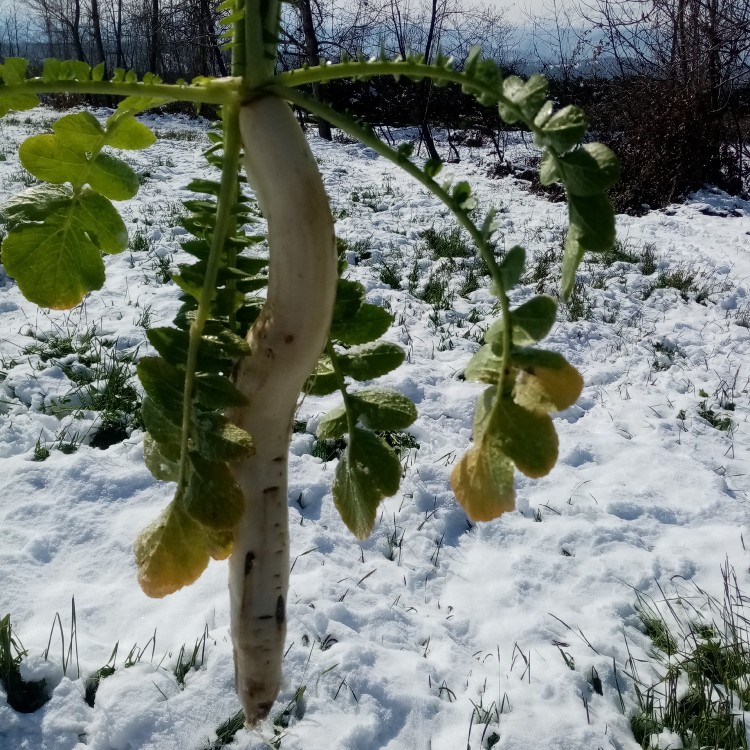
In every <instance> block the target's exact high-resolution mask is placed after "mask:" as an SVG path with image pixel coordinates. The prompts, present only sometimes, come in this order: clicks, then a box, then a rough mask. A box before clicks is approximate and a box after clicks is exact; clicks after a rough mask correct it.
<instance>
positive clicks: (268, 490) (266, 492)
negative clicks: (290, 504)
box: [263, 487, 279, 496]
mask: <svg viewBox="0 0 750 750" xmlns="http://www.w3.org/2000/svg"><path fill="white" fill-rule="evenodd" d="M278 491H279V488H278V487H266V489H264V490H263V494H264V495H266V496H268V495H275V494H277V493H278Z"/></svg>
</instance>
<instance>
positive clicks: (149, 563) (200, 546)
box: [135, 497, 209, 597]
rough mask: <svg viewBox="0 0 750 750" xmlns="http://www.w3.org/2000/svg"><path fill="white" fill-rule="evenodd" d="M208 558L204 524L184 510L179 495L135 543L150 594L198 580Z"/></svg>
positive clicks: (141, 574)
mask: <svg viewBox="0 0 750 750" xmlns="http://www.w3.org/2000/svg"><path fill="white" fill-rule="evenodd" d="M208 557H209V553H208V545H207V541H206V535H205V532H204V531H203V526H202V525H201V524H199V523H198V522H197V521H194V520H193V519H192V518H191V517H190V516H189V515H188V514H187V513H186V512H185V510H184V509H183V507H182V503H181V501H180V498H179V497H177V498H175V500H174V501H173V502H171V503H170V504H169V505H168V506H167V508H166V510H165V511H164V512H163V513H162V515H161V516H160V518H159V519H158V520H157V521H155V522H154V523H152V524H151V525H150V526H148V527H147V528H146V529H144V530H143V531H142V532H141V534H140V535H139V536H138V539H137V540H136V542H135V562H136V565H137V567H138V583H139V584H140V585H141V588H142V589H143V591H144V593H146V594H147V595H148V596H153V597H162V596H166V595H167V594H171V593H173V592H174V591H177V589H180V588H182V587H183V586H188V585H189V584H191V583H193V581H195V580H197V579H198V577H199V576H200V574H201V573H202V572H203V571H204V570H205V569H206V566H207V565H208Z"/></svg>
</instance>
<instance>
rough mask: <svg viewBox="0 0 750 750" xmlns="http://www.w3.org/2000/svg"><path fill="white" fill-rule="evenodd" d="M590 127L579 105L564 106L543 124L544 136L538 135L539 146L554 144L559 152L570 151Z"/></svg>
mask: <svg viewBox="0 0 750 750" xmlns="http://www.w3.org/2000/svg"><path fill="white" fill-rule="evenodd" d="M587 128H588V120H587V119H586V115H585V114H584V112H583V110H582V109H580V108H579V107H574V106H568V107H563V109H561V110H560V111H559V112H555V114H553V115H552V116H551V117H550V118H549V119H548V120H547V121H546V122H545V123H544V125H543V126H542V133H543V134H542V136H541V137H538V138H537V139H536V140H537V145H538V146H546V145H549V146H552V148H554V149H555V151H557V153H559V154H562V153H565V152H566V151H569V150H570V149H571V148H573V146H575V145H576V143H578V141H580V140H581V138H583V135H584V133H585V132H586V129H587Z"/></svg>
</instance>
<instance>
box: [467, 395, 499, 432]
mask: <svg viewBox="0 0 750 750" xmlns="http://www.w3.org/2000/svg"><path fill="white" fill-rule="evenodd" d="M496 395H497V386H496V385H491V386H490V387H489V388H485V389H484V390H483V391H482V393H481V394H480V395H479V398H478V399H477V405H476V408H475V409H474V424H473V430H472V432H473V434H472V437H473V439H474V442H475V443H479V441H480V440H481V438H482V436H483V435H484V433H485V431H486V429H487V425H488V423H489V416H490V414H492V406H493V404H494V403H495V396H496Z"/></svg>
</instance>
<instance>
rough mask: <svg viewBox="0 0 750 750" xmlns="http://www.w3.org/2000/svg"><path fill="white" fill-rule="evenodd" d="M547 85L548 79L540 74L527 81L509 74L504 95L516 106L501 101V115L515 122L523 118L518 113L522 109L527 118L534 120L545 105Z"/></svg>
mask: <svg viewBox="0 0 750 750" xmlns="http://www.w3.org/2000/svg"><path fill="white" fill-rule="evenodd" d="M547 86H548V84H547V79H546V78H545V77H544V76H542V75H539V74H534V75H532V76H530V77H529V79H528V80H527V81H524V80H523V79H522V78H518V77H517V76H509V77H508V78H506V79H505V80H504V81H503V96H504V97H505V98H506V99H508V100H509V101H510V102H511V104H512V105H515V106H508V105H507V104H505V103H504V102H500V104H499V105H498V109H499V110H500V116H501V117H502V118H503V120H505V122H507V123H514V122H517V121H518V120H519V119H521V117H519V114H518V112H519V111H520V113H521V114H522V115H523V117H524V118H525V119H526V120H533V119H534V118H535V117H536V115H537V113H538V112H539V110H540V109H541V108H542V107H543V106H544V102H545V99H546V98H547Z"/></svg>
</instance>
